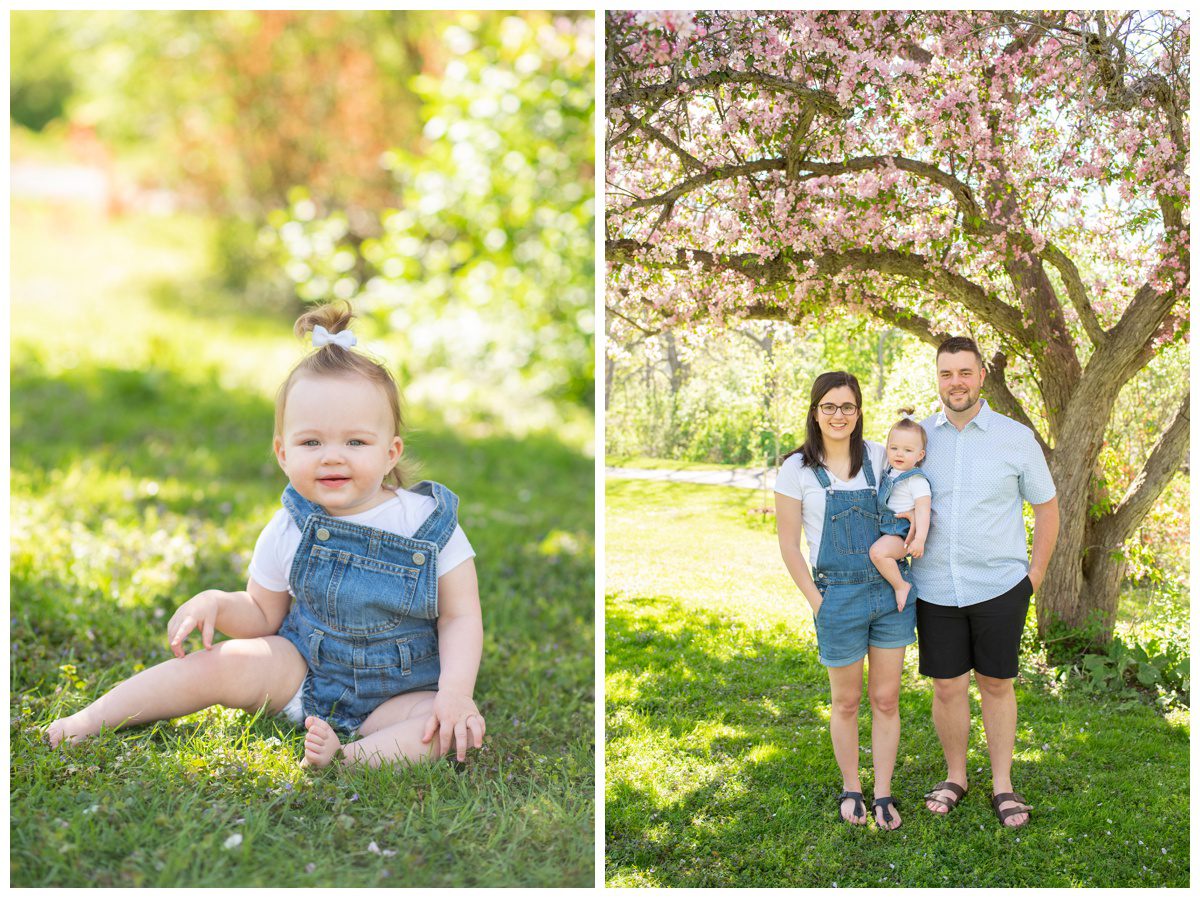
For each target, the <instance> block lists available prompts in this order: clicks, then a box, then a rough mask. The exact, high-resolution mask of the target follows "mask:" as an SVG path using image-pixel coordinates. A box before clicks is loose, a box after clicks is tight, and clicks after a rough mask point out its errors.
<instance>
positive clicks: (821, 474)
mask: <svg viewBox="0 0 1200 898" xmlns="http://www.w3.org/2000/svg"><path fill="white" fill-rule="evenodd" d="M862 472H863V476H864V477H866V478H867V486H869V487H870V488H871V489H875V474H874V472H872V470H871V459H869V458H864V459H863V466H862ZM813 473H815V474H816V475H817V483H819V484H821V489H823V490H825V492H829V489H830V486H831V485H832V484H831V482H830V480H829V472H828V471H826V470H825V468H824V467H821V466H818V467H816V468H813Z"/></svg>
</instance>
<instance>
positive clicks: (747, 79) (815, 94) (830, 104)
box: [606, 69, 851, 118]
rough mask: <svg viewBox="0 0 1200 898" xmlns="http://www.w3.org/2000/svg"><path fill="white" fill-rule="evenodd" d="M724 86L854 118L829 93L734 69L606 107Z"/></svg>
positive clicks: (614, 96)
mask: <svg viewBox="0 0 1200 898" xmlns="http://www.w3.org/2000/svg"><path fill="white" fill-rule="evenodd" d="M722 84H750V85H754V86H755V87H765V88H768V89H770V90H776V91H779V92H780V93H788V94H792V95H794V96H796V97H799V98H800V99H801V100H803V101H805V102H806V103H810V104H811V105H813V106H814V107H816V109H817V111H818V112H823V113H825V114H826V115H828V116H832V117H833V118H848V117H849V116H850V114H851V110H849V109H843V108H842V106H841V104H840V103H838V101H837V97H835V96H834V95H833V94H831V93H829V91H825V90H814V89H813V88H811V87H808V86H807V85H804V84H800V83H799V82H796V81H789V80H788V79H786V78H780V77H778V76H776V75H768V74H766V73H765V72H736V71H733V70H730V69H725V70H720V71H716V72H709V73H708V74H705V75H697V76H696V77H695V78H675V79H673V80H671V81H665V82H663V83H662V84H642V85H637V86H635V87H628V88H625V89H624V90H617V91H613V92H612V93H611V94H609V96H608V97H607V99H606V104H607V107H608V108H609V109H619V108H621V107H623V106H629V105H631V104H633V103H653V102H656V101H660V100H662V101H665V100H671V99H675V98H678V97H679V96H680V95H681V94H683V93H686V92H687V91H692V90H700V89H703V88H705V87H717V86H719V85H722Z"/></svg>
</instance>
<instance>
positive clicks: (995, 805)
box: [992, 792, 1033, 829]
mask: <svg viewBox="0 0 1200 898" xmlns="http://www.w3.org/2000/svg"><path fill="white" fill-rule="evenodd" d="M1006 801H1015V802H1017V805H1016V806H1015V807H1011V808H1005V809H1004V810H1003V811H1002V810H1000V805H1001V804H1003V803H1004V802H1006ZM992 810H993V811H995V812H996V818H997V819H998V820H999V821H1000V825H1001V826H1004V827H1007V828H1008V829H1020V828H1021V827H1022V826H1024V825H1025V823H1028V822H1029V821H1030V820H1032V819H1033V808H1031V807H1030V806H1029V805H1027V804H1025V799H1024V798H1023V797H1021V796H1020V795H1018V794H1017V793H1016V792H1001V793H1000V794H999V795H993V796H992ZM1017 814H1028V815H1029V816H1028V817H1026V818H1025V823H1018V824H1016V825H1014V826H1009V825H1008V824H1007V823H1005V822H1004V821H1005V820H1007V819H1008V818H1009V817H1015V816H1016V815H1017Z"/></svg>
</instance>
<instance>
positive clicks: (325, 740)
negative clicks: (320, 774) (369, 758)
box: [300, 717, 342, 768]
mask: <svg viewBox="0 0 1200 898" xmlns="http://www.w3.org/2000/svg"><path fill="white" fill-rule="evenodd" d="M304 727H305V729H307V730H308V735H307V736H305V737H304V760H303V761H301V762H300V766H301V767H317V768H320V767H328V766H329V765H330V764H332V763H333V759H334V758H336V757H337V754H338V752H339V751H341V749H342V743H341V741H340V740H339V739H338V737H337V733H335V732H334V731H333V727H331V726H330V725H329V724H327V723H326V722H325V721H323V720H322V719H321V718H320V717H306V718H304Z"/></svg>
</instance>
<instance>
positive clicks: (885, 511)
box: [879, 466, 925, 536]
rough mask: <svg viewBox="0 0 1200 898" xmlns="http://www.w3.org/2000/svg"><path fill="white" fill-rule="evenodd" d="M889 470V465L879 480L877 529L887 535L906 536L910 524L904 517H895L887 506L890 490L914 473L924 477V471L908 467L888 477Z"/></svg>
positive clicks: (890, 494) (890, 495)
mask: <svg viewBox="0 0 1200 898" xmlns="http://www.w3.org/2000/svg"><path fill="white" fill-rule="evenodd" d="M890 470H892V468H891V466H889V467H887V468H886V469H885V470H884V472H883V478H882V479H881V480H880V482H879V529H880V531H881V532H883V533H886V534H888V535H889V536H908V530H909V528H910V527H911V526H912V525H911V524H909V522H908V521H906V520H905V519H904V518H898V517H896V513H895V512H894V511H892V510H891V509H890V508H888V499H890V498H891V497H892V490H894V489H895V488H896V484H897V483H899V482H900V481H901V480H907V479H908V478H909V477H912V476H914V475H916V476H917V477H924V476H925V473H924V472H923V471H921V470H920V469H919V468H909V469H908V470H907V471H901V472H900V473H899V474H897V475H896V476H895V477H893V478H889V477H888V476H887V474H888V471H890Z"/></svg>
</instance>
